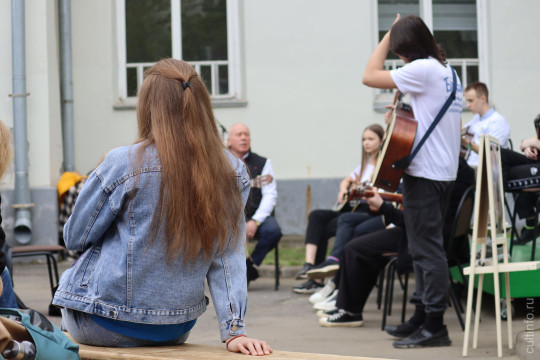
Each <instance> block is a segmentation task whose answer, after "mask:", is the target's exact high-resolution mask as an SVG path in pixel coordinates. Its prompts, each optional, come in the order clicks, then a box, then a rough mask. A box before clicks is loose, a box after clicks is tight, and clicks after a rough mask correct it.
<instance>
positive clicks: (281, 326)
mask: <svg viewBox="0 0 540 360" xmlns="http://www.w3.org/2000/svg"><path fill="white" fill-rule="evenodd" d="M69 266H70V263H69V262H67V261H63V262H60V263H59V268H60V272H61V271H62V270H63V269H66V268H68V267H69ZM270 268H271V267H270ZM263 270H264V271H261V273H262V274H270V275H271V271H270V269H269V268H264V269H263ZM283 270H284V271H283V272H284V275H288V276H291V277H282V278H281V285H280V288H279V291H274V280H273V278H272V277H261V278H259V279H258V280H256V281H254V282H252V283H251V284H250V287H249V305H248V315H247V330H248V334H249V335H250V336H252V337H257V338H260V339H264V340H266V341H268V342H269V344H270V345H271V346H272V347H273V348H274V349H277V350H285V351H296V352H309V353H322V354H337V355H350V356H365V357H378V358H389V359H443V360H444V359H460V358H462V356H461V352H462V345H463V332H462V331H461V328H460V327H459V324H458V322H457V318H456V315H455V312H454V309H453V308H450V309H448V311H447V313H446V317H445V321H446V324H447V326H448V329H449V332H450V338H451V339H452V346H450V347H443V348H432V349H407V350H403V349H401V350H399V349H394V348H393V347H392V341H393V340H392V339H391V337H390V336H388V335H387V334H386V333H385V332H383V331H381V329H380V326H381V319H382V314H381V310H378V309H377V307H376V304H375V292H374V293H373V294H372V296H371V298H370V299H369V300H368V303H367V305H366V309H365V312H364V322H365V323H364V326H363V327H360V328H323V327H320V326H319V325H318V322H317V317H316V315H315V312H314V311H313V309H312V308H311V304H310V303H309V302H308V296H307V295H298V294H295V293H293V292H292V291H291V287H292V286H293V285H296V284H298V283H299V282H298V281H296V280H294V279H292V275H291V274H293V273H294V272H295V271H294V270H296V269H283ZM14 282H15V291H16V292H17V294H18V295H19V296H20V297H21V299H22V300H23V301H24V302H25V303H26V305H27V306H29V307H31V308H33V309H35V310H38V311H40V312H42V313H43V314H47V310H48V305H49V302H50V300H51V294H50V289H49V282H48V277H47V268H46V264H44V263H35V262H34V263H15V264H14ZM412 288H413V284H411V285H410V291H412ZM483 298H484V301H483V306H482V322H481V324H480V336H479V344H478V349H472V348H469V356H468V357H469V358H471V359H495V358H497V350H496V336H495V334H496V333H495V317H494V306H493V297H491V296H489V295H484V297H483ZM462 302H463V304H464V305H465V302H466V301H465V299H462ZM531 302H533V303H534V302H537V303H540V299H538V298H536V299H532V300H529V302H528V303H531ZM400 304H401V290H400V289H399V288H398V285H397V282H396V289H395V295H394V307H393V310H394V311H393V313H392V316H390V317H389V318H388V323H389V324H397V323H398V322H399V320H400V319H399V318H400V311H401V305H400ZM515 305H516V315H515V318H514V321H513V331H514V339H515V338H516V335H517V333H518V332H519V331H521V330H525V329H526V324H527V323H526V322H525V320H527V319H529V321H530V320H531V318H532V322H533V323H534V310H535V308H536V309H540V307H539V306H538V304H536V306H535V308H533V309H532V310H531V309H530V308H529V309H527V310H525V309H524V307H525V303H524V301H523V299H522V301H519V302H516V303H515ZM412 310H413V309H412V306H409V307H408V315H411V313H412ZM49 318H50V319H51V320H52V322H53V323H55V324H56V325H59V323H60V318H58V317H49ZM536 322H537V323H536V324H534V326H535V328H539V327H540V320H536ZM502 326H503V328H502V331H503V358H504V359H519V357H518V356H517V355H515V350H509V349H508V342H507V341H508V336H507V334H506V323H505V322H503V323H502ZM537 333H538V332H537ZM538 336H540V335H538ZM539 340H540V339H536V342H538V341H539ZM188 342H190V343H195V344H208V345H219V343H220V342H219V331H218V323H217V317H216V315H215V312H214V309H213V307H212V306H210V307H209V308H208V310H207V311H206V313H205V314H203V315H202V316H201V317H200V318H199V320H198V322H197V325H196V326H195V328H194V329H193V330H192V333H191V336H190V338H189V340H188ZM469 343H470V344H471V343H472V340H471V341H470V342H469ZM533 356H536V357H531V359H540V353H538V354H533Z"/></svg>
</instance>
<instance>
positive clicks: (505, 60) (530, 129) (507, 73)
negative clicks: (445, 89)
mask: <svg viewBox="0 0 540 360" xmlns="http://www.w3.org/2000/svg"><path fill="white" fill-rule="evenodd" d="M488 4H489V7H488V9H489V15H488V24H489V29H490V39H489V43H490V48H489V56H490V64H491V67H490V76H491V92H492V96H491V97H492V101H491V102H492V103H493V104H494V105H495V107H496V108H497V110H498V111H499V112H500V113H501V114H503V115H504V116H505V117H506V119H507V120H508V121H509V123H510V125H511V126H512V141H513V142H514V149H517V148H518V147H519V142H520V141H521V139H524V138H527V137H532V136H534V126H533V120H534V118H535V117H536V116H537V115H538V114H540V105H539V102H538V98H539V96H540V66H539V59H540V45H539V44H540V40H539V39H540V27H539V26H538V22H537V21H536V19H535V13H536V12H537V11H538V10H540V2H538V1H536V0H522V1H510V0H505V1H488ZM518 151H519V150H518Z"/></svg>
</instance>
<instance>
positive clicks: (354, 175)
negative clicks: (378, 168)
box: [349, 163, 375, 184]
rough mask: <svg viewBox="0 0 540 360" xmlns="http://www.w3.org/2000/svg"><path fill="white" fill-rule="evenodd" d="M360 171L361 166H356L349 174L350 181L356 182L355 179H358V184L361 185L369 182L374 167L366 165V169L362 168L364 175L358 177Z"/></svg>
mask: <svg viewBox="0 0 540 360" xmlns="http://www.w3.org/2000/svg"><path fill="white" fill-rule="evenodd" d="M361 169H362V164H360V165H358V166H357V167H356V168H355V169H354V170H353V171H352V173H350V174H349V176H350V177H351V179H353V180H354V181H356V180H357V178H360V183H361V184H363V183H365V182H366V181H367V182H370V181H371V176H372V175H373V172H374V171H375V165H373V164H370V163H368V164H366V167H365V168H364V173H363V174H362V175H360V170H361Z"/></svg>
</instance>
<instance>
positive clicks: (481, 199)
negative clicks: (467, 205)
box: [463, 135, 540, 357]
mask: <svg viewBox="0 0 540 360" xmlns="http://www.w3.org/2000/svg"><path fill="white" fill-rule="evenodd" d="M500 154H501V153H500V146H499V142H498V141H497V139H496V138H494V137H491V136H488V135H483V136H482V138H481V142H480V149H479V154H478V155H479V162H478V170H477V173H476V198H475V202H474V225H473V236H472V243H471V261H470V266H469V267H467V268H465V269H463V272H464V274H466V275H470V276H469V291H468V294H467V314H466V320H465V338H464V340H463V356H467V349H468V346H469V332H470V322H471V314H472V301H473V291H474V277H475V275H478V291H477V296H476V314H475V320H474V335H473V348H474V349H476V347H477V344H478V325H479V323H480V312H481V308H482V289H483V281H484V274H493V286H494V297H495V321H496V326H497V354H498V356H499V357H501V356H502V344H501V341H502V340H501V304H500V289H499V273H504V277H505V288H506V289H505V290H506V302H507V304H508V321H507V323H508V348H509V349H512V311H511V306H510V304H511V302H510V277H509V272H511V271H528V270H537V269H539V268H540V261H527V262H515V263H509V262H508V251H507V244H506V242H507V238H506V226H505V219H504V204H503V203H504V197H503V196H504V194H503V182H502V167H501V155H500ZM488 233H489V237H490V238H491V250H492V251H491V253H492V258H488V259H486V249H487V239H488ZM477 245H481V250H480V259H476V249H477ZM497 245H501V246H502V250H503V262H501V263H499V260H498V256H497Z"/></svg>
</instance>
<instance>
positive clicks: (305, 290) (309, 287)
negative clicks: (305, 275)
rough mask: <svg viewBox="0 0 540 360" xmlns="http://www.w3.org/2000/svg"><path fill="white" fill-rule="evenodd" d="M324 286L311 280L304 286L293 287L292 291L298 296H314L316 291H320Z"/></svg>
mask: <svg viewBox="0 0 540 360" xmlns="http://www.w3.org/2000/svg"><path fill="white" fill-rule="evenodd" d="M323 286H324V285H323V284H319V283H318V282H316V281H314V280H311V279H310V280H308V281H306V282H305V283H303V284H302V285H298V286H293V288H292V291H294V292H295V293H297V294H313V293H314V292H315V291H317V290H319V289H320V288H322V287H323Z"/></svg>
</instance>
